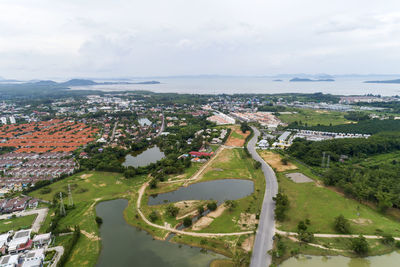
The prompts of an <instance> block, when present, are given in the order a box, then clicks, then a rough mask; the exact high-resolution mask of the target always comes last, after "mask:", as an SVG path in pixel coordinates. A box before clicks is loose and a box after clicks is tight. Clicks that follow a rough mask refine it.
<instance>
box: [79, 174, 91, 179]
mask: <svg viewBox="0 0 400 267" xmlns="http://www.w3.org/2000/svg"><path fill="white" fill-rule="evenodd" d="M91 176H93V174H92V173H91V174H82V175H81V178H82V179H87V178H89V177H91Z"/></svg>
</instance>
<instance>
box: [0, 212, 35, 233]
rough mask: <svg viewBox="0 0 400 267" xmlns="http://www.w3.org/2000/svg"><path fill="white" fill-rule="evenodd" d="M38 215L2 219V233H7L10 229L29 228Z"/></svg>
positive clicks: (0, 224)
mask: <svg viewBox="0 0 400 267" xmlns="http://www.w3.org/2000/svg"><path fill="white" fill-rule="evenodd" d="M36 216H37V215H36V214H32V215H28V216H23V217H16V218H12V219H8V220H0V233H5V232H8V231H10V230H14V231H16V230H20V229H29V228H31V226H32V224H33V222H34V221H35V219H36Z"/></svg>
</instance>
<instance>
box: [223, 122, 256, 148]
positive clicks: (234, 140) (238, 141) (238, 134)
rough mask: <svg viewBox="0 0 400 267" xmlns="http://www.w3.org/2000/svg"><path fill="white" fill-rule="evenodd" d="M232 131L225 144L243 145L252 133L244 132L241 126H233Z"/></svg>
mask: <svg viewBox="0 0 400 267" xmlns="http://www.w3.org/2000/svg"><path fill="white" fill-rule="evenodd" d="M231 129H232V131H231V134H230V135H229V138H228V140H227V141H226V143H225V145H227V146H233V147H242V146H243V145H244V142H245V141H246V137H247V136H249V135H250V131H247V132H246V133H242V131H241V130H240V128H239V126H233V127H231Z"/></svg>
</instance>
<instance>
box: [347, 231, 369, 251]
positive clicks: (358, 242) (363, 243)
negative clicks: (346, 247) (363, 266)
mask: <svg viewBox="0 0 400 267" xmlns="http://www.w3.org/2000/svg"><path fill="white" fill-rule="evenodd" d="M351 249H352V250H353V251H354V252H355V253H357V254H358V255H365V254H366V253H367V252H368V250H369V244H368V242H367V240H366V239H365V237H363V236H362V235H360V236H359V237H357V238H353V239H352V240H351Z"/></svg>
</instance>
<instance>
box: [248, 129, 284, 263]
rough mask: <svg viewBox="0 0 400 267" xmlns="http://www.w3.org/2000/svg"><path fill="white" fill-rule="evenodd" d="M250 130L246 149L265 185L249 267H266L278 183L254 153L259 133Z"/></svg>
mask: <svg viewBox="0 0 400 267" xmlns="http://www.w3.org/2000/svg"><path fill="white" fill-rule="evenodd" d="M251 128H252V129H253V132H254V136H253V138H251V140H250V141H249V142H248V144H247V149H248V150H249V152H250V154H251V156H252V157H253V159H254V160H256V161H258V162H260V163H261V168H262V171H263V173H264V176H265V182H266V185H265V194H264V200H263V205H262V209H261V214H260V220H259V223H258V229H257V233H256V240H255V242H254V247H253V254H252V255H251V263H250V267H267V266H269V265H270V264H271V256H270V255H269V254H268V251H269V250H270V249H272V245H273V239H272V238H273V236H274V234H275V220H274V209H275V203H274V201H273V200H272V197H274V196H275V195H276V194H277V193H278V183H277V181H276V176H275V173H274V171H273V170H272V168H271V167H270V166H269V165H268V164H267V163H265V161H264V160H263V159H262V158H261V157H260V155H258V153H257V151H256V148H255V147H256V143H257V139H258V136H260V131H259V130H258V129H257V128H255V127H251Z"/></svg>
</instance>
